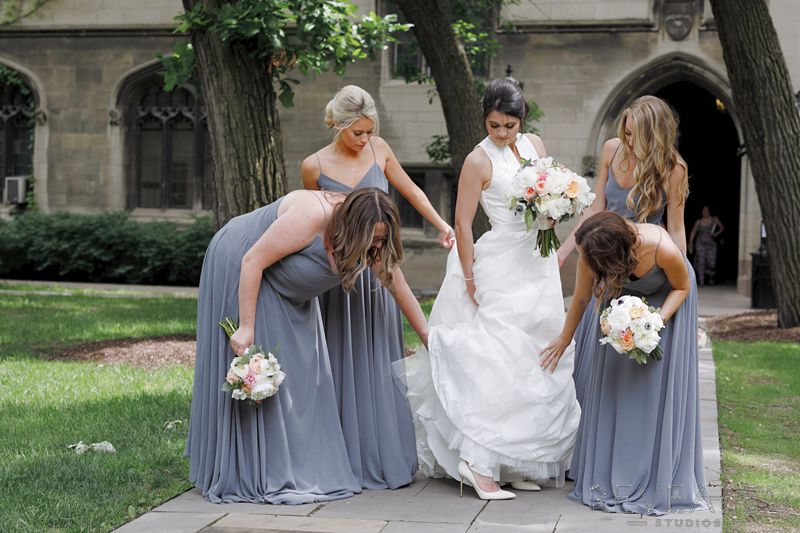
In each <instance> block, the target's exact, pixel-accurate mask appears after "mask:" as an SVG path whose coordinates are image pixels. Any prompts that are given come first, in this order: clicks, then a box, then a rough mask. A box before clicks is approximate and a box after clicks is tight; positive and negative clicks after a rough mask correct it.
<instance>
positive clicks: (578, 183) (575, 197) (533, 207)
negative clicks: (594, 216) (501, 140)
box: [508, 157, 595, 257]
mask: <svg viewBox="0 0 800 533" xmlns="http://www.w3.org/2000/svg"><path fill="white" fill-rule="evenodd" d="M512 183H513V187H514V191H515V192H516V191H518V192H516V193H515V194H514V195H512V196H511V199H510V201H509V205H508V208H509V209H510V210H512V211H514V213H515V214H518V215H522V216H524V217H525V225H526V226H527V227H528V229H529V230H530V229H533V223H534V220H535V221H536V223H537V226H538V229H539V234H538V235H537V238H536V247H537V248H538V249H539V253H540V254H541V255H542V257H548V256H549V255H550V254H551V253H552V252H553V251H554V250H555V249H556V248H558V247H559V246H560V245H561V243H560V242H559V240H558V236H557V235H556V230H555V229H553V227H552V224H551V220H555V221H556V222H564V221H566V220H569V219H570V218H572V217H574V216H576V215H579V214H581V212H583V210H584V209H586V208H587V207H589V206H590V205H592V202H594V196H595V195H594V193H593V192H592V191H591V189H590V188H589V184H588V183H587V182H586V179H584V178H582V177H581V176H578V175H577V174H576V173H574V172H573V171H571V170H570V169H568V168H567V167H565V166H564V165H561V164H559V163H556V162H555V161H554V160H553V158H552V157H543V158H541V159H536V160H534V161H530V160H527V159H523V161H522V167H521V168H520V170H519V172H518V173H517V175H516V176H515V177H514V180H513V182H512Z"/></svg>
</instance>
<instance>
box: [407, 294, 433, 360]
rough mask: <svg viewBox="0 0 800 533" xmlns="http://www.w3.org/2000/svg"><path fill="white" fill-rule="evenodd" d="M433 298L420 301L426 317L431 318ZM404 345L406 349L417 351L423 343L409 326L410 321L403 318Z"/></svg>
mask: <svg viewBox="0 0 800 533" xmlns="http://www.w3.org/2000/svg"><path fill="white" fill-rule="evenodd" d="M433 300H434V298H433V297H427V298H422V299H420V301H419V304H420V306H421V307H422V312H423V313H425V316H426V317H427V316H430V314H431V308H432V307H433ZM403 344H404V345H405V346H406V348H412V349H416V348H418V347H419V346H420V345H421V344H422V343H421V342H420V340H419V337H417V334H416V333H415V332H414V330H413V329H411V326H409V325H408V320H406V317H403Z"/></svg>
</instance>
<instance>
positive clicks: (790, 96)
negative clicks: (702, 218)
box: [711, 0, 800, 328]
mask: <svg viewBox="0 0 800 533" xmlns="http://www.w3.org/2000/svg"><path fill="white" fill-rule="evenodd" d="M711 8H712V11H713V13H714V19H715V20H716V23H717V28H718V32H719V39H720V42H721V43H722V52H723V56H724V58H725V66H726V68H727V70H728V77H729V78H730V81H731V85H732V87H733V101H734V104H735V105H736V112H737V113H738V115H739V117H740V118H741V121H742V130H743V131H744V139H745V146H746V148H747V155H748V157H749V158H750V163H751V165H752V169H753V177H754V179H755V184H756V192H757V193H758V201H759V204H760V206H761V213H762V216H763V218H764V225H765V226H766V230H767V237H768V243H769V256H770V267H771V269H772V284H773V287H774V288H775V297H776V299H777V302H778V321H779V324H780V326H781V327H784V328H788V327H794V326H800V239H798V237H797V228H798V227H800V114H798V110H797V102H796V101H795V97H794V93H793V90H792V83H791V80H790V78H789V71H788V69H787V68H786V61H785V60H784V57H783V52H782V51H781V47H780V43H779V41H778V35H777V33H776V32H775V27H774V26H773V24H772V18H771V17H770V14H769V10H768V9H767V5H766V3H765V2H764V0H711Z"/></svg>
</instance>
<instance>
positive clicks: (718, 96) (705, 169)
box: [587, 53, 760, 295]
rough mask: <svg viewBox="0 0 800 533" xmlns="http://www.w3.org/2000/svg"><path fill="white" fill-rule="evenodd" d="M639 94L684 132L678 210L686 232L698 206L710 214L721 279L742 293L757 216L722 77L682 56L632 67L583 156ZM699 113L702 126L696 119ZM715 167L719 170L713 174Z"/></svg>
mask: <svg viewBox="0 0 800 533" xmlns="http://www.w3.org/2000/svg"><path fill="white" fill-rule="evenodd" d="M644 94H655V95H657V96H660V97H662V98H664V99H665V100H667V101H668V102H670V104H671V105H673V107H675V108H676V111H677V112H678V114H679V116H680V118H681V121H682V125H683V127H684V128H692V131H688V129H687V130H686V131H685V132H684V130H683V129H682V130H681V132H682V138H681V141H680V142H682V143H683V144H682V145H681V146H680V149H681V152H682V154H683V155H684V157H686V159H687V163H688V164H689V175H690V187H691V190H692V192H691V193H690V199H689V201H688V202H687V208H686V212H685V224H686V230H687V234H688V232H690V231H691V228H692V225H693V224H694V221H695V220H696V218H697V217H698V215H699V210H700V208H701V207H702V205H704V204H712V206H713V207H716V208H718V209H717V211H718V212H720V214H721V215H722V216H724V218H725V221H724V222H723V223H724V224H726V235H725V243H724V246H723V247H721V248H720V251H721V257H720V259H719V260H718V264H722V261H725V263H724V265H725V266H724V267H723V269H722V272H721V274H722V279H721V281H724V282H727V283H733V282H736V283H738V290H739V292H740V293H742V294H747V295H749V278H750V264H751V263H750V255H749V252H752V251H754V250H755V249H756V248H757V247H758V228H759V226H760V213H759V211H758V202H757V200H756V197H755V192H754V185H753V183H752V178H751V177H750V169H749V165H748V164H747V161H746V159H745V158H742V157H740V155H739V153H738V151H737V148H738V146H739V145H740V144H741V142H742V141H741V139H742V138H743V137H742V134H741V127H740V121H739V120H738V117H737V114H736V109H735V106H734V105H733V101H732V98H731V91H730V87H729V85H728V83H727V81H726V79H725V78H724V77H723V75H722V74H721V73H720V72H718V71H717V70H716V69H714V68H712V67H711V66H710V65H708V64H707V63H705V62H704V61H703V60H702V59H700V58H697V57H694V56H690V55H687V54H683V53H673V54H668V55H666V56H662V57H659V58H656V59H655V60H652V61H650V62H648V63H646V64H645V65H643V66H640V67H639V68H637V69H635V70H634V71H632V72H631V73H630V74H629V75H628V76H626V77H625V78H624V79H623V80H622V81H620V82H619V83H618V84H617V86H616V87H615V88H614V90H612V91H611V92H610V93H609V96H608V97H607V98H606V100H605V102H604V103H603V106H602V107H601V109H600V112H599V113H598V115H597V118H596V120H595V123H594V125H593V127H592V132H591V135H590V137H589V139H588V142H587V144H588V145H587V153H594V154H597V153H599V152H600V149H601V147H602V144H603V142H605V140H607V139H609V138H611V137H615V136H616V129H617V123H616V121H617V119H618V117H619V115H620V113H621V112H622V110H623V109H624V108H625V106H627V105H628V104H629V103H630V102H631V101H633V100H634V99H635V98H637V97H639V96H641V95H644ZM706 112H707V113H708V114H707V115H704V116H705V120H704V119H703V118H699V117H698V116H696V114H697V113H701V114H702V113H706ZM698 118H699V120H698ZM712 124H713V125H714V127H717V128H722V130H723V131H722V133H721V134H719V135H718V133H717V132H714V131H713V130H712V129H710V127H711V125H712ZM700 130H702V131H700ZM712 133H713V134H714V135H715V136H719V137H720V139H717V138H715V139H714V141H715V142H714V143H709V144H712V145H713V146H698V143H703V142H704V140H708V139H709V135H711V134H712ZM717 141H719V142H717ZM704 149H705V152H704ZM715 159H716V161H715ZM715 162H716V163H718V164H717V166H716V167H715V166H714V163H715ZM716 168H718V169H719V172H715V169H716ZM720 191H722V192H720ZM723 249H724V251H723Z"/></svg>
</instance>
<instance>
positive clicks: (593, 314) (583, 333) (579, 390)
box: [570, 148, 664, 479]
mask: <svg viewBox="0 0 800 533" xmlns="http://www.w3.org/2000/svg"><path fill="white" fill-rule="evenodd" d="M617 150H619V148H617ZM614 155H615V156H616V153H615V154H614ZM612 159H613V158H612ZM629 192H630V189H626V188H624V187H620V185H619V184H618V183H617V180H616V179H615V178H614V173H613V172H612V171H611V165H609V167H608V180H607V181H606V210H607V211H613V212H615V213H617V214H619V215H621V216H623V217H625V218H627V219H628V220H636V213H634V212H633V211H632V210H631V208H630V207H628V204H627V200H628V193H629ZM663 217H664V207H662V208H661V209H659V210H658V211H656V212H655V213H653V214H652V215H650V216H649V217H647V222H648V223H649V224H661V220H662V218H663ZM595 301H596V300H595V298H594V296H593V297H592V301H591V302H589V305H588V306H587V307H586V309H585V310H584V312H583V316H582V317H581V321H580V323H579V324H578V329H577V330H576V331H575V366H574V369H573V371H572V378H573V379H574V381H575V395H576V397H577V398H578V403H579V404H580V406H581V407H583V396H584V392H585V390H586V380H587V379H588V377H589V368H590V367H591V362H592V358H591V357H589V356H587V354H589V353H590V352H591V350H586V349H584V346H589V347H590V348H594V344H595V343H597V339H598V336H597V335H598V334H599V332H600V314H599V311H598V310H597V309H596V306H595ZM570 471H571V472H573V467H570ZM573 473H574V472H573ZM571 475H572V474H571ZM572 477H573V479H574V476H572Z"/></svg>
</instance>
